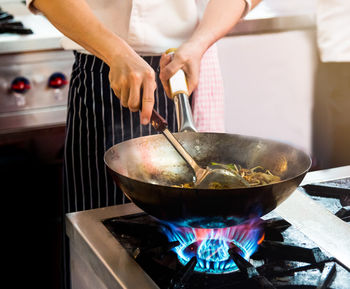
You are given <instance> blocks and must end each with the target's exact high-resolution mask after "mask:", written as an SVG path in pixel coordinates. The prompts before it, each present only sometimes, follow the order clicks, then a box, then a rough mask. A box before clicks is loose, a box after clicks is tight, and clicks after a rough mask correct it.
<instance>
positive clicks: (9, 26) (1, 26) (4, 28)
mask: <svg viewBox="0 0 350 289" xmlns="http://www.w3.org/2000/svg"><path fill="white" fill-rule="evenodd" d="M3 33H11V34H18V35H28V34H33V31H32V30H31V29H30V28H28V27H25V26H24V24H23V23H22V21H18V20H17V19H16V18H15V17H14V16H13V14H11V13H9V12H7V11H5V10H3V9H2V8H1V7H0V34H3Z"/></svg>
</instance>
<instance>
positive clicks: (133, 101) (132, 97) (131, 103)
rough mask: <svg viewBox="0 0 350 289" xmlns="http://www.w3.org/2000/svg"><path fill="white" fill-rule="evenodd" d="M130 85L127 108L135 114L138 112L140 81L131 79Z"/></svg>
mask: <svg viewBox="0 0 350 289" xmlns="http://www.w3.org/2000/svg"><path fill="white" fill-rule="evenodd" d="M130 84H131V86H130V91H129V99H128V107H129V109H130V111H132V112H135V111H138V110H139V107H140V89H141V80H140V79H139V78H137V77H133V78H132V79H131V81H130Z"/></svg>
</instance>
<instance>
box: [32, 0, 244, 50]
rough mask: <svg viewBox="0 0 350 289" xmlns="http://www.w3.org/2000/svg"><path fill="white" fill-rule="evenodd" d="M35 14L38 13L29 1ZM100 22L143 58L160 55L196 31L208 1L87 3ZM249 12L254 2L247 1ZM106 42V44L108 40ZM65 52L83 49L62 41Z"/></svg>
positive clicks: (112, 0) (114, 0)
mask: <svg viewBox="0 0 350 289" xmlns="http://www.w3.org/2000/svg"><path fill="white" fill-rule="evenodd" d="M26 1H27V6H28V7H29V9H30V10H31V11H32V12H33V13H38V12H39V11H37V10H35V8H34V7H33V6H31V5H30V4H31V3H32V2H33V1H34V0H26ZM86 2H87V3H88V4H89V6H90V7H91V9H92V11H93V12H94V14H95V15H96V16H97V18H98V19H99V20H100V21H101V22H102V23H103V24H104V25H105V26H106V27H107V28H108V29H110V30H111V31H113V32H114V33H115V34H117V35H118V36H119V37H121V38H122V39H124V40H125V41H126V42H127V43H128V44H129V45H130V46H131V47H132V48H133V49H134V50H135V51H136V52H137V53H139V54H141V55H159V54H161V53H163V52H164V51H166V50H167V49H168V48H170V47H179V46H180V45H181V44H182V43H183V42H184V41H186V40H187V39H188V38H189V37H190V36H191V34H192V32H193V31H194V29H195V27H196V26H197V24H198V21H199V20H200V18H201V17H202V14H203V12H204V9H205V7H206V5H207V3H208V2H209V0H147V1H146V0H86ZM246 3H247V5H246V11H245V13H244V15H245V14H246V13H247V12H248V11H249V9H250V7H251V0H246ZM106 41H107V40H106ZM61 43H62V46H63V48H65V49H76V50H80V51H82V52H86V51H84V50H83V48H82V47H81V46H79V45H78V44H77V43H75V42H73V41H72V40H70V39H68V38H64V39H62V42H61Z"/></svg>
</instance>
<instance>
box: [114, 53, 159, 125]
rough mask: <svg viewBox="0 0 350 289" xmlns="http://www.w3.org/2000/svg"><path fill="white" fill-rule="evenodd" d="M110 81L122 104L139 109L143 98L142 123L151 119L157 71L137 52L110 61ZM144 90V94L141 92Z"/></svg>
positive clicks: (132, 109) (132, 108)
mask: <svg viewBox="0 0 350 289" xmlns="http://www.w3.org/2000/svg"><path fill="white" fill-rule="evenodd" d="M109 66H110V72H109V81H110V85H111V88H112V89H113V91H114V93H115V95H116V96H117V97H118V98H119V100H120V103H121V104H122V106H124V107H127V108H129V109H130V110H131V111H133V112H135V111H138V110H139V108H140V101H141V100H142V111H141V123H142V124H147V123H148V122H149V120H150V117H151V114H152V109H153V105H154V91H155V89H156V87H157V85H156V81H155V72H154V70H153V69H152V67H150V66H149V65H148V63H147V62H146V61H144V60H143V59H142V58H141V57H140V56H138V55H137V54H136V53H133V52H130V53H129V54H128V55H123V56H122V57H120V56H117V57H115V58H114V59H113V60H112V61H110V62H109ZM141 91H142V94H141Z"/></svg>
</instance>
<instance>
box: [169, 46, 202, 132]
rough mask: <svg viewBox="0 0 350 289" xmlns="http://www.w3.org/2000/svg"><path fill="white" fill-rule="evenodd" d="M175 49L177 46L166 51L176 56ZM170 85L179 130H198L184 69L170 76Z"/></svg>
mask: <svg viewBox="0 0 350 289" xmlns="http://www.w3.org/2000/svg"><path fill="white" fill-rule="evenodd" d="M175 51H176V49H175V48H170V49H168V50H167V51H166V52H165V53H166V54H168V55H171V56H172V57H174V53H175ZM169 87H170V93H171V97H172V98H173V100H174V103H175V111H176V118H177V127H178V130H179V131H181V132H184V131H194V132H197V129H196V127H195V125H194V121H193V117H192V110H191V105H190V102H189V99H188V95H189V92H188V88H187V80H186V75H185V72H184V71H183V70H182V69H179V70H178V71H177V72H176V73H175V74H174V75H173V76H172V77H170V79H169Z"/></svg>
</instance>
